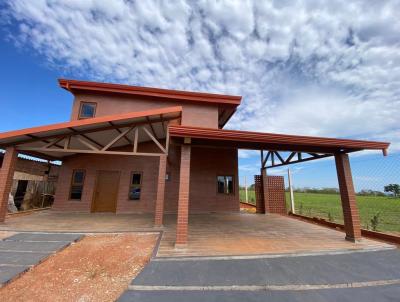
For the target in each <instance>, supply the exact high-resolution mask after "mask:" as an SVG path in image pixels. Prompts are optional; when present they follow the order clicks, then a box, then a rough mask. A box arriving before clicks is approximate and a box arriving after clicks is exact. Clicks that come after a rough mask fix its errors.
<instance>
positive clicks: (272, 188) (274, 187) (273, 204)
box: [254, 175, 287, 214]
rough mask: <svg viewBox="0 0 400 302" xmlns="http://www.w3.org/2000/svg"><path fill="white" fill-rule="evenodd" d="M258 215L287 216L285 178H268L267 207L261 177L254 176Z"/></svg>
mask: <svg viewBox="0 0 400 302" xmlns="http://www.w3.org/2000/svg"><path fill="white" fill-rule="evenodd" d="M254 184H255V193H256V211H257V213H265V211H267V212H268V213H276V214H286V213H287V211H286V197H285V181H284V178H283V176H267V186H268V190H267V191H268V199H267V203H268V204H266V205H265V202H264V200H265V199H264V190H263V185H262V177H261V175H254Z"/></svg>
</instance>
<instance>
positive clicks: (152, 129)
mask: <svg viewBox="0 0 400 302" xmlns="http://www.w3.org/2000/svg"><path fill="white" fill-rule="evenodd" d="M146 120H147V122H148V123H149V126H150V129H151V132H153V135H154V137H155V138H156V139H158V137H157V134H156V132H155V131H154V128H153V125H152V124H151V121H150V118H149V117H148V116H146ZM143 129H146V128H144V127H143Z"/></svg>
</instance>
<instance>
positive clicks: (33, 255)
mask: <svg viewBox="0 0 400 302" xmlns="http://www.w3.org/2000/svg"><path fill="white" fill-rule="evenodd" d="M81 237H82V235H80V234H63V233H58V234H46V233H18V234H15V235H12V236H10V237H7V238H3V240H0V287H1V286H3V285H4V284H5V283H7V282H9V281H10V280H12V279H13V278H15V277H17V276H18V275H19V274H21V273H23V272H25V271H26V270H28V269H29V268H30V267H32V266H33V265H35V264H37V263H39V262H41V261H43V260H44V259H45V258H47V257H48V256H50V255H51V254H53V253H55V252H57V251H58V250H60V249H62V248H64V247H66V246H68V245H69V244H71V242H74V241H76V240H78V239H79V238H81Z"/></svg>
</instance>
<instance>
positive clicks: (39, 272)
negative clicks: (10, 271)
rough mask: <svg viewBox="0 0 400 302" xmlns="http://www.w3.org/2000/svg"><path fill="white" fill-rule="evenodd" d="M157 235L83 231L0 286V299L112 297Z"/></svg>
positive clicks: (146, 257) (146, 255)
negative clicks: (58, 249)
mask: <svg viewBox="0 0 400 302" xmlns="http://www.w3.org/2000/svg"><path fill="white" fill-rule="evenodd" d="M156 241H157V234H149V233H147V234H138V233H136V234H126V233H125V234H102V235H88V236H86V237H84V238H83V239H82V240H81V241H79V242H77V243H75V244H73V245H71V246H69V247H68V248H66V249H64V250H62V251H61V252H59V253H57V254H55V255H53V256H51V257H49V258H48V259H47V260H45V261H44V262H42V263H41V264H39V265H37V266H35V267H33V268H32V269H31V270H30V271H28V272H26V273H25V274H23V275H21V277H20V278H18V279H16V280H15V281H13V282H11V283H9V284H8V285H6V286H4V287H3V288H1V289H0V300H1V301H4V302H5V301H80V302H85V301H115V299H117V298H118V297H119V296H120V295H121V293H122V292H123V291H124V290H125V289H126V288H127V286H128V284H129V282H130V281H131V280H132V278H134V277H135V276H136V275H137V274H138V273H139V272H140V271H141V270H142V268H143V267H144V266H145V265H146V263H147V262H148V261H149V260H150V257H151V253H152V251H153V248H154V246H155V244H156Z"/></svg>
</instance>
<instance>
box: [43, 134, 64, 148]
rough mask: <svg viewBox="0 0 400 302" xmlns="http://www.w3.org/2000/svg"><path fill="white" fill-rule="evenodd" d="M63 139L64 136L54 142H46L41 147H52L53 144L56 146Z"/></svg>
mask: <svg viewBox="0 0 400 302" xmlns="http://www.w3.org/2000/svg"><path fill="white" fill-rule="evenodd" d="M64 138H65V136H63V137H60V138H57V139H55V140H54V141H51V142H48V143H47V144H46V145H44V146H43V148H49V147H52V146H54V145H55V144H57V143H59V142H60V141H62V140H63V139H64Z"/></svg>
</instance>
